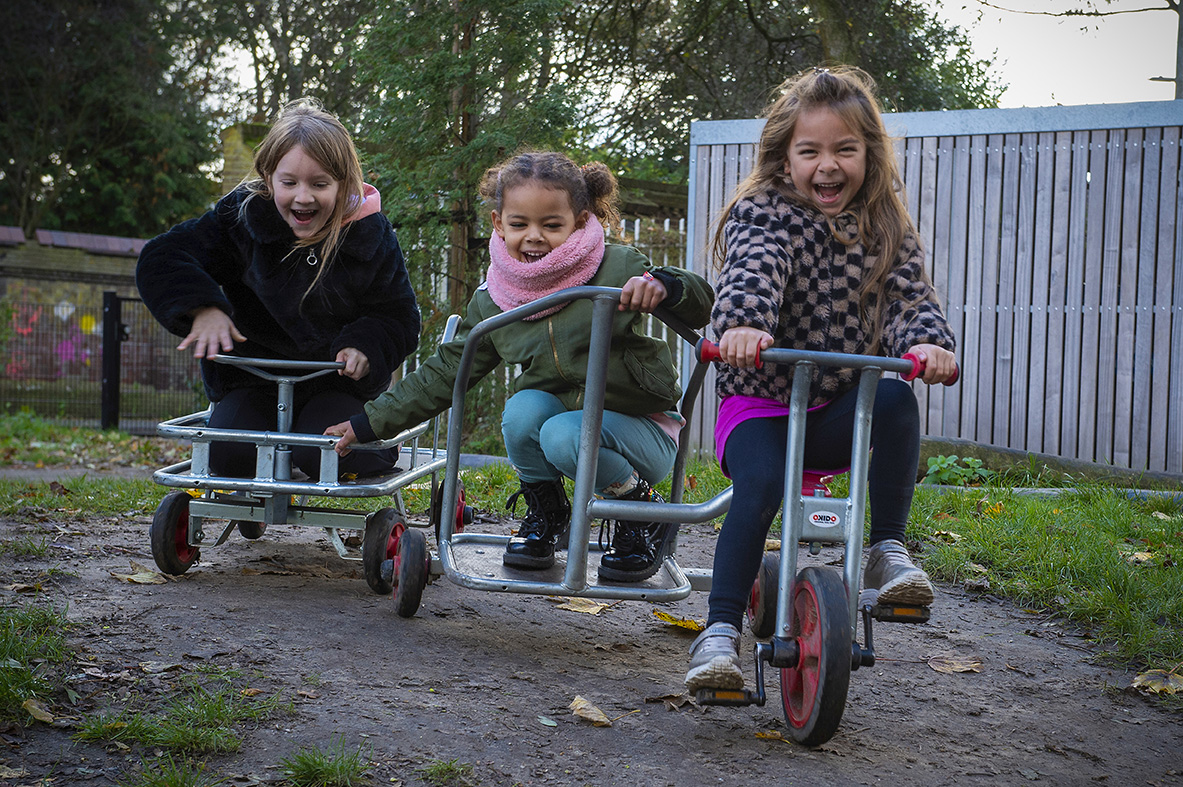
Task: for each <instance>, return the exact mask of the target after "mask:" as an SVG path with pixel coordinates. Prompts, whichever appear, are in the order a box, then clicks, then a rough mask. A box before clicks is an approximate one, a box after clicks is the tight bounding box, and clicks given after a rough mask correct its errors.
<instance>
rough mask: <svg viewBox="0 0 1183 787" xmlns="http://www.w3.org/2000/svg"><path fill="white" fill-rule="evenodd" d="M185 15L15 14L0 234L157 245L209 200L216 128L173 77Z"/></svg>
mask: <svg viewBox="0 0 1183 787" xmlns="http://www.w3.org/2000/svg"><path fill="white" fill-rule="evenodd" d="M178 16H181V15H176V14H170V13H166V9H165V5H164V4H163V3H161V2H159V0H112V1H111V2H101V3H100V2H97V0H66V1H65V2H62V1H60V0H54V2H49V1H48V0H29V2H25V3H19V4H16V5H13V6H11V12H10V13H7V14H6V15H5V22H6V27H5V42H6V43H5V46H4V47H0V73H4V74H6V75H11V78H9V79H6V80H5V82H4V85H3V88H2V89H0V117H3V118H4V119H5V122H4V123H3V124H0V150H3V151H5V153H4V156H3V157H0V223H4V224H15V225H19V226H20V227H22V228H23V229H24V230H25V232H26V234H29V235H31V234H32V231H33V230H34V229H36V228H42V227H44V228H50V229H52V228H65V229H69V230H72V231H78V232H98V233H109V234H116V235H131V236H146V235H147V236H150V235H154V234H156V233H158V232H160V231H162V230H163V229H166V228H167V227H168V225H169V224H171V223H174V222H176V221H178V220H180V219H183V218H188V217H189V216H191V215H193V214H194V213H196V212H198V211H199V210H200V209H201V208H202V207H203V206H205V205H206V204H207V203H208V202H209V201H210V197H211V195H212V193H213V191H212V187H213V183H212V181H211V180H210V179H209V177H208V175H207V174H206V173H205V172H203V171H202V169H201V167H203V166H204V165H207V164H208V163H210V162H211V161H212V160H213V159H214V158H215V156H216V155H217V147H218V146H217V140H216V137H215V135H214V128H213V124H212V123H211V118H210V116H209V114H208V113H207V112H204V111H202V110H201V108H200V107H201V93H200V92H198V91H197V89H196V86H193V85H186V84H183V83H181V82H178V81H174V80H173V79H172V76H173V75H170V69H172V68H173V66H174V60H173V58H172V54H171V53H172V51H173V43H174V42H176V41H177V39H176V38H175V36H176V35H178V33H179V27H180V26H183V21H184V20H183V19H182V20H181V22H182V24H181V25H180V26H178V25H177V21H178V20H177V19H176V17H178ZM113 41H118V42H119V43H118V45H115V46H113V45H112V42H113ZM17 75H19V77H20V78H17Z"/></svg>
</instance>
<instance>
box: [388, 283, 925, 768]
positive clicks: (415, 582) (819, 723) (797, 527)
mask: <svg viewBox="0 0 1183 787" xmlns="http://www.w3.org/2000/svg"><path fill="white" fill-rule="evenodd" d="M619 297H620V290H619V289H616V288H610V287H590V286H584V287H574V288H571V289H567V290H563V291H560V292H557V293H554V294H552V295H549V296H546V297H544V298H541V299H539V300H537V301H534V302H532V303H530V304H527V305H525V306H520V307H518V308H516V309H512V310H510V311H507V312H504V313H502V314H499V315H496V316H494V317H491V318H489V319H487V320H484V321H482V322H480V323H478V324H477V325H476V326H474V327H473V329H472V331H471V333H470V335H469V336H468V338H467V341H466V343H465V347H464V351H463V354H462V356H461V360H460V368H459V373H458V375H457V379H456V382H455V387H454V389H453V399H452V413H453V417H456V418H459V417H461V415H462V414H463V411H464V404H465V403H464V392H465V391H466V390H467V388H468V381H469V377H470V374H471V370H472V365H473V361H474V352H475V348H476V346H477V343H478V342H479V341H480V340H481V339H482V338H483V337H484V336H485V335H487V334H488V333H490V332H492V331H495V330H497V329H498V328H500V327H502V326H504V325H507V324H509V323H512V322H515V321H517V320H521V319H523V318H525V317H528V316H530V315H532V314H535V313H537V312H539V311H542V310H544V309H547V308H551V307H552V306H555V305H558V304H560V303H564V302H568V301H573V300H576V299H590V300H591V301H592V302H593V306H592V315H593V316H592V323H591V325H590V326H589V331H590V334H589V335H590V337H591V346H590V354H589V361H588V369H587V379H586V390H585V398H584V402H585V404H584V409H583V423H582V432H581V436H580V446H579V460H578V464H577V469H576V474H575V479H574V494H573V498H572V502H573V505H572V513H571V522H570V529H569V536H568V543H567V549H566V553H565V559H564V555H563V553H562V552H560V553H559V554H557V555H556V563H555V565H554V566H553V567H551V568H549V569H545V570H541V571H521V570H518V569H513V568H509V567H506V566H504V565H503V564H502V562H501V555H502V552H503V551H504V548H505V545H506V544H507V543H508V541H509V536H508V535H500V534H489V533H473V532H461V527H460V525H462V523H463V517H462V516H461V512H462V511H463V509H464V500H463V497H462V493H463V489H462V485H461V483H460V478H459V464H458V462H459V456H460V452H459V449H460V443H459V441H460V435H459V433H458V432H457V431H455V430H452V431H450V432H449V433H448V441H447V451H446V463H445V464H446V467H445V471H444V480H443V488H442V495H441V509H442V510H443V511H446V512H456V515H455V516H444V517H441V520H440V527H439V531H438V543H437V550H436V553H435V554H434V555H432V553H431V552H430V551H429V549H428V546H427V542H426V538H425V536H424V535H423V533H422V532H420V531H417V530H409V531H407V532H406V533H404V534H403V539H402V541H403V547H402V554H403V559H402V561H401V562H400V564H399V572H398V573H399V575H398V577H397V582H396V587H395V592H394V596H395V600H396V604H397V608H398V614H399V615H402V616H404V617H410V616H411V615H413V614H414V613H415V610H416V609H417V608H418V605H419V602H420V600H421V594H422V592H423V589H424V587H425V586H426V585H427V583H428V581H429V579H431V578H432V577H434V576H438V575H440V574H443V575H444V576H446V577H447V578H448V579H449V580H450V581H452V582H454V583H456V584H458V585H461V586H463V587H466V588H471V589H473V590H491V591H499V592H507V593H525V594H541V595H554V596H580V597H586V598H603V599H626V600H627V599H632V600H645V601H651V602H658V601H662V602H664V601H676V600H679V599H683V598H686V597H687V596H688V595H689V594H690V593H691V592H692V591H695V590H699V591H701V590H709V589H710V586H711V572H710V570H709V569H694V568H685V567H682V566H681V565H679V563H678V561H677V543H676V537H671V539H670V540H669V542H668V543H667V544H666V545H665V548H664V553H663V555H662V567H661V570H659V571H658V572H657V574H655V575H654V576H653V577H651V578H649V579H647V580H644V581H643V582H638V583H629V584H618V583H612V582H609V581H607V580H601V579H600V578H599V577H598V576H597V573H596V563H595V561H594V560H593V559H592V558H593V554H592V553H594V552H596V551H598V550H600V549H602V547H601V546H600V545H599V544H598V542H597V541H596V540H595V539H593V538H591V527H592V525H591V523H592V520H594V519H609V520H613V519H615V520H621V519H624V520H634V521H645V522H672V523H679V524H681V523H699V522H708V521H711V520H713V519H716V518H718V517H720V516H722V515H724V514H725V513H726V512H727V510H728V508H729V506H730V502H731V494H732V490H731V489H730V488H728V489H727V490H725V491H723V492H722V493H720V494H718V495H716V496H715V497H713V498H712V499H710V500H707V501H705V502H702V503H697V504H689V503H683V502H681V501H682V494H683V478H684V472H683V471H684V468H685V461H686V454H687V445H686V443H685V441H683V443H682V445H681V446H680V448H679V451H678V455H677V459H676V461H675V465H674V470H673V481H672V490H671V495H670V502H668V503H656V502H637V501H622V500H606V499H599V498H597V497H596V495H595V489H594V487H593V483H594V476H595V467H596V460H597V457H598V452H599V439H598V436H599V433H600V427H601V422H602V415H603V399H604V390H605V387H606V379H605V377H606V359H607V353H608V346H609V341H610V336H611V323H612V319H613V316H614V315H615V314H616V306H617V303H618V302H619ZM655 316H657V317H660V318H661V319H662V320H663V321H665V322H666V323H667V324H668V325H670V327H671V328H673V329H674V330H675V331H676V332H677V333H678V334H679V335H680V336H682V338H684V339H685V340H686V341H688V342H690V343H691V344H695V345H697V353H696V358H695V359H696V360H697V361H698V364H697V366H695V367H694V370H693V372H692V374H691V375H690V376H689V381H688V384H687V386H686V390H685V392H684V395H683V401H682V412H683V415H684V416H688V415H689V414H690V412H691V411H692V410H693V406H694V402H695V399H696V398H697V396H698V393H699V391H700V389H701V387H702V382H703V379H704V377H705V373H706V369H707V364H706V361H707V360H708V358H707V355H708V354H709V348H708V345H706V344H704V343H702V342H701V340H700V337H699V336H698V335H697V334H696V333H695V332H694V331H692V330H689V329H688V328H687V327H686V326H684V325H681V324H679V322H678V321H677V320H676V319H673V318H672V317H670V316H669V315H667V314H664V313H662V312H661V310H659V311H658V312H655ZM685 350H686V351H687V355H688V356H689V354H690V353H689V350H690V348H688V347H687V348H685ZM716 352H717V351H716ZM763 361H764V362H765V363H790V364H794V365H795V366H796V367H797V369H798V370H799V371H801V372H802V373H801V374H795V375H794V385H793V392H792V404H791V411H792V413H791V416H790V427H789V429H790V434H789V438H790V439H789V447H788V463H787V468H786V473H785V504H784V513H783V523H784V524H783V538H782V544H783V545H784V546H783V547H782V550H781V552H782V554H783V555H784V559H783V560H780V559H778V558H777V557H776V556H775V555H772V556H769V557H768V558H766V561H765V564H764V566H762V568H761V571H760V574H759V576H758V578H757V581H756V583H755V585H754V587H753V591H752V597H751V603H750V605H749V610H748V616H749V623H750V624H751V625H752V627H753V631H754V633H755V634H756V636H757V637H758V638H761V639H767V641H761V642H759V643H758V644H757V646H756V650H755V661H756V689H755V691H751V690H748V689H745V690H742V691H732V692H725V691H713V690H703V691H700V692H698V696H697V698H696V699H697V701H698V702H699V703H700V704H714V705H750V704H757V705H763V704H764V703H765V700H766V694H765V688H764V672H765V669H764V668H765V664H768V665H770V666H772V667H774V668H777V669H780V671H781V674H780V678H781V699H782V701H783V704H784V711H785V718H786V720H787V722H788V725H789V729H790V732H791V735H792V737H793V739H794V740H796V741H798V742H800V743H802V744H804V745H808V746H816V745H819V744H821V743H824V742H825V741H827V740H829V739H830V737H831V736H833V734H834V732H835V730H836V729H837V727H838V724H839V722H840V721H841V718H842V713H843V710H844V708H845V704H846V693H847V687H848V685H849V681H850V673H851V671H852V670H856V669H858V668H859V667H863V666H870V665H872V664H873V663H874V661H875V654H874V648H873V645H872V635H871V621H872V620H883V621H902V622H923V621H925V620H927V619H928V610H927V609H926V608H916V607H899V606H896V607H890V608H884V607H882V606H881V605H878V604H877V603H876V599H875V598H874V597H873V596H874V593H871V594H862V595H860V594H859V593H858V587H859V580H860V576H859V569H860V566H861V560H862V539H863V520H864V511H865V504H864V499H865V492H866V484H867V468H868V464H869V460H868V452H869V449H870V419H871V412H872V405H873V402H874V396H875V389H876V384H877V382H878V380H879V379H880V377H881V376H882V374H883V373H884V372H899V373H901V374H903V375H904V378H905V379H914V378H915V377H916V376H918V375H919V374H920V373H921V371H922V367H921V366H920V365H919V363H918V362H917V361H916V359H914V358H913V359H888V358H882V357H877V356H857V355H840V354H834V353H815V352H797V351H792V350H768V351H766V352H765V353H764V358H763ZM813 365H830V366H835V365H836V366H844V367H850V368H857V369H860V370H861V372H860V382H859V394H858V407H857V411H856V428H855V437H854V445H853V449H852V452H851V471H850V479H851V480H850V490H851V493H850V496H849V497H848V498H845V499H837V498H832V497H828V496H826V491H825V490H824V488H818V489H817V490H816V493H813V490H812V489H811V490H810V492H811V494H808V495H806V494H803V476H804V475H805V472H806V471H805V468H804V467H803V458H802V457H803V452H804V442H803V439H802V438H803V433H804V422H805V410H806V400H807V396H808V388H809V385H808V383H809V379H810V376H811V374H810V370H811V367H812V366H813ZM810 486H811V487H812V486H813V484H812V483H811V484H810ZM823 543H839V544H844V545H845V560H844V568H843V571H842V575H841V576H839V574H838V573H837V572H835V571H833V570H830V569H827V568H824V567H816V566H809V567H806V568H804V569H802V570H801V571H800V573H798V572H797V570H796V566H797V552H796V549H794V548H792V547H793V545H796V544H806V545H808V546H809V548H810V549H811V551H813V552H814V553H816V552H817V551H819V550H820V546H821V544H823ZM410 555H416V556H418V555H422V556H423V557H422V559H421V560H419V561H417V562H412V561H411V560H410V559H409V556H410ZM860 615H861V618H862V621H863V628H864V632H865V644H860V643H859V641H858V631H857V621H858V619H859V617H860Z"/></svg>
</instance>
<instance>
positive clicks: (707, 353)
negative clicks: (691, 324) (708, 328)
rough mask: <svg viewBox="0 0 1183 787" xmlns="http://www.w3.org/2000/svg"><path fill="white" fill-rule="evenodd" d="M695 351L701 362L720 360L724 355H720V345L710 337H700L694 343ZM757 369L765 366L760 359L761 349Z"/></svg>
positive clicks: (756, 364)
mask: <svg viewBox="0 0 1183 787" xmlns="http://www.w3.org/2000/svg"><path fill="white" fill-rule="evenodd" d="M694 353H695V355H697V356H698V360H699V362H700V363H702V362H704V361H718V360H719V359H720V358H721V357H722V356H720V355H719V345H717V344H715V343H714V342H712V341H711V340H710V339H706V338H703V339H699V340H698V344H696V345H694ZM755 366H756V368H757V369H760V368H762V367H763V366H764V361H762V360H760V351H759V350H757V351H756V363H755Z"/></svg>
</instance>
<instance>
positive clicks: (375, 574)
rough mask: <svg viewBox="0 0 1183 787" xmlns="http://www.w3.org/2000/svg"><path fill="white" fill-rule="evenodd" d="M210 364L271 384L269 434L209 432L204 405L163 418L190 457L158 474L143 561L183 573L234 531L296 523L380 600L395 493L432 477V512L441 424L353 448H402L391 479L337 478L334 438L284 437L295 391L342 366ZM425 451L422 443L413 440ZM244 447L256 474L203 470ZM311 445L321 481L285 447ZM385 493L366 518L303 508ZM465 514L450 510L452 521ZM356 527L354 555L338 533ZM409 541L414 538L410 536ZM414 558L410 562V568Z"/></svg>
mask: <svg viewBox="0 0 1183 787" xmlns="http://www.w3.org/2000/svg"><path fill="white" fill-rule="evenodd" d="M458 322H459V319H458V318H452V319H451V320H449V322H448V325H447V327H446V329H445V339H447V338H448V337H450V336H451V335H452V334H454V333H455V330H456V325H457V324H458ZM212 360H213V361H214V362H217V363H223V364H228V365H233V366H236V367H239V368H241V369H244V370H246V371H249V372H251V373H253V374H255V375H256V376H258V377H260V378H262V379H264V380H268V381H271V382H273V383H275V384H276V416H277V428H276V430H275V431H250V430H240V429H217V428H210V427H209V426H208V422H209V418H210V415H211V414H212V412H213V407H214V406H211V407H210V408H207V409H206V410H203V411H200V412H196V413H192V414H190V415H185V416H181V417H179V418H174V419H171V420H168V421H164V422H162V423H160V424H159V425H158V426H157V434H159V435H161V436H163V437H172V438H178V439H183V440H189V441H191V442H192V456H191V458H190V459H187V460H185V461H183V462H179V463H177V464H174V465H171V466H169V467H165V468H162V469H160V470H157V471H156V472H155V473H153V475H152V480H153V481H155V482H156V483H158V484H160V485H162V486H166V487H172V488H175V489H177V490H178V491H174V492H170V493H169V494H167V495H166V496H165V497H164V499H163V500H162V501H161V503H160V505H159V506H158V507H157V509H156V513H155V515H154V516H153V518H152V525H151V527H150V530H149V535H150V539H151V543H152V556H153V558H154V559H155V561H156V565H157V567H158V568H159V569H160V570H161V571H163V572H164V573H166V574H173V575H178V574H183V573H185V572H186V571H188V570H189V568H190V567H192V566H193V564H194V563H196V562H197V560H198V559H199V557H200V554H201V549H202V548H205V547H214V546H220V545H221V544H223V543H225V542H226V540H227V539H228V538H229V537H230V535H231V533H233V531H234V530H236V529H237V530H238V531H239V533H240V534H241V535H242V536H243V537H244V538H247V539H257V538H260V537H261V536H262V535H263V534H264V532H265V530H266V528H267V527H269V526H272V525H284V524H289V525H305V526H311V527H320V528H323V529H324V530H325V532H326V534H327V535H328V537H329V540H330V541H331V543H332V544H333V546H334V548H335V549H336V551H337V553H338V555H340V556H341V557H342V558H344V559H346V560H359V561H361V563H362V568H363V574H364V576H365V579H366V582H367V584H368V585H369V586H370V588H371V589H372V590H373V591H374V592H375V593H378V594H383V595H385V594H389V593H391V592H392V590H393V589H394V583H395V582H396V581H397V580H398V575H399V564H400V563H401V562H403V560H402V558H403V556H404V549H403V543H404V539H403V535H404V534H405V533H406V532H407V514H406V509H405V505H404V503H403V498H402V490H403V489H404V488H406V487H407V486H409V485H411V484H413V483H415V482H417V481H420V480H421V479H423V478H425V477H427V476H431V478H432V488H433V490H435V492H436V508H437V510H438V476H439V473H440V472H441V471H442V470H443V468H444V466H445V464H446V460H447V457H446V455H445V454H444V452H443V451H442V450H441V449H440V448H439V443H440V434H439V432H440V419H439V418H436V419H431V420H429V421H425V422H423V423H421V424H419V425H417V426H415V427H412V428H410V429H407V430H406V431H404V432H402V433H401V434H399V435H397V436H395V437H394V438H392V439H389V440H383V441H378V442H373V443H367V444H365V445H361V446H356V448H357V449H358V450H371V451H372V450H381V449H388V448H394V447H395V446H401V448H400V449H399V454H398V455H399V460H398V463H397V466H396V468H395V469H394V470H393V471H391V472H390V473H384V474H381V475H375V476H369V477H365V478H360V479H359V478H340V477H339V472H338V456H337V454H336V452H335V451H334V450H333V448H334V446H335V444H336V442H337V438H336V437H331V436H326V435H313V434H298V433H294V432H292V420H293V412H292V406H293V399H294V391H295V386H296V385H298V384H299V383H301V382H304V381H307V380H310V379H312V378H315V377H319V376H322V375H326V374H331V373H336V371H337V370H339V369H341V368H343V367H344V364H342V363H339V362H321V361H290V360H274V359H266V358H244V357H238V356H231V355H217V356H214V357H213V358H212ZM421 439H422V440H425V441H426V443H427V444H426V445H424V446H421V445H420V441H421ZM223 441H225V442H245V443H251V444H254V445H255V446H256V464H255V476H254V477H253V478H235V477H227V476H218V475H214V474H213V473H212V472H211V470H210V465H209V457H210V444H211V443H213V442H223ZM295 446H311V447H313V448H317V449H319V450H320V474H319V475H320V480H319V481H314V480H312V479H308V478H306V477H303V475H302V474H298V473H297V475H298V476H299V477H293V468H292V448H293V447H295ZM387 496H389V497H392V498H393V499H392V503H393V506H387V507H383V508H381V509H379V510H377V511H373V512H368V511H364V510H359V509H351V508H336V507H327V506H319V505H308V499H309V498H315V497H328V498H346V499H358V498H366V497H387ZM466 510H467V509H466V508H465V507H464V505H463V498H462V497H461V502H460V504H459V509H458V511H459V513H458V516H459V517H460V525H461V526H462V524H463V521H464V516H465V512H466ZM218 520H228V523H227V524H225V525H224V526H222V530H221V532H220V534H216V535H213V536H212V537H211V533H208V532H207V531H206V526H207V524H209V523H213V522H217V521H218ZM350 531H360V532H361V534H362V539H361V548H360V553H359V552H358V550H356V549H353V548H351V547H350V546H349V545H347V544H346V543H345V541H346V539H345V538H343V537H342V533H343V532H344V533H349V532H350ZM412 540H413V539H412ZM422 557H423V555H422V554H416V555H413V556H410V562H411V563H412V564H414V565H418V564H419V562H420V561H421V560H422Z"/></svg>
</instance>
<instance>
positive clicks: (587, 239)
mask: <svg viewBox="0 0 1183 787" xmlns="http://www.w3.org/2000/svg"><path fill="white" fill-rule="evenodd" d="M603 259H604V228H603V226H602V225H601V224H600V222H599V220H598V219H597V218H596V217H595V216H594V215H589V216H588V219H587V221H586V222H585V223H584V225H583V227H581V228H580V229H577V230H575V232H572V233H571V235H570V236H569V237H568V238H567V240H565V241H563V243H562V244H561V245H560V246H559V247H558V248H557V249H552V250H551V252H550V253H549V254H547V255H546V256H545V257H543V258H542V259H541V260H539V261H538V262H521V261H519V260H515V259H514V258H513V257H511V256H509V249H507V248H506V246H505V238H503V237H501V236H500V235H498V234H497V233H496V232H494V233H493V237H492V238H490V239H489V274H488V276H487V278H486V280H485V281H486V284H487V285H488V289H489V295H490V296H492V298H493V303H495V304H497V305H498V306H500V307H501V310H502V311H509V310H510V309H512V308H514V307H515V306H521V305H522V304H525V303H530V302H531V301H536V300H538V299H539V298H541V297H543V296H544V295H550V294H551V293H552V292H558V291H559V290H562V289H566V288H567V287H578V286H580V285H582V284H587V283H588V282H589V281H591V277H592V276H594V275H595V274H596V271H598V270H599V269H600V262H601V261H603ZM566 305H567V304H565V303H560V304H559V305H558V306H555V307H553V308H550V309H546V310H545V311H541V312H539V313H538V314H535V315H532V316H530V317H527V318H526V319H527V320H537V319H539V318H541V317H545V316H547V315H548V314H554V313H555V312H557V311H558V310H559V309H562V308H563V307H564V306H566Z"/></svg>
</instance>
